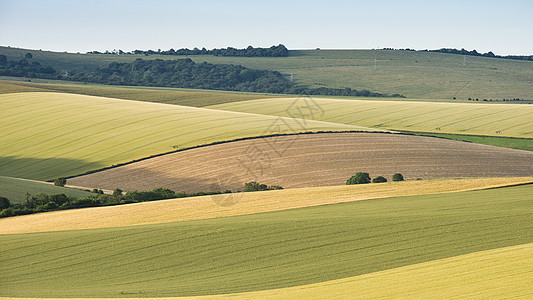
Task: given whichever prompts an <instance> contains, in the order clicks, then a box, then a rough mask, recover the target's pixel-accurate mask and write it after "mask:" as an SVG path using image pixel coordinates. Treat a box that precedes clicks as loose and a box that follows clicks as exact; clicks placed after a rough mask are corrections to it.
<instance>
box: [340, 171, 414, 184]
mask: <svg viewBox="0 0 533 300" xmlns="http://www.w3.org/2000/svg"><path fill="white" fill-rule="evenodd" d="M403 180H404V179H403V175H402V174H401V173H395V174H394V175H392V181H403ZM370 182H372V183H381V182H387V178H385V177H383V176H377V177H376V178H374V179H371V178H370V174H368V173H366V172H357V173H355V175H353V176H352V177H350V178H349V179H348V180H347V181H346V184H347V185H351V184H365V183H370Z"/></svg>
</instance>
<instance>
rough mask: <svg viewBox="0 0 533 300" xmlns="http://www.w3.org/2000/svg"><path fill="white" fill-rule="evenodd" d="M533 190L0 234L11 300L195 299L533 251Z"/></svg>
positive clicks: (0, 262) (1, 264) (2, 275)
mask: <svg viewBox="0 0 533 300" xmlns="http://www.w3.org/2000/svg"><path fill="white" fill-rule="evenodd" d="M532 194H533V186H531V185H526V186H518V187H509V188H502V189H492V190H483V191H471V192H460V193H450V194H438V195H422V196H409V197H397V198H389V199H377V200H371V201H357V202H351V203H342V204H335V205H325V206H317V207H309V208H304V209H293V210H287V211H281V212H273V213H265V214H255V215H249V216H236V217H228V218H218V219H209V220H198V221H188V222H177V223H168V224H156V225H143V226H132V227H122V228H109V229H93V230H78V231H59V232H47V233H33V234H11V235H1V236H0V251H1V252H2V257H1V258H0V280H1V282H2V290H1V291H0V295H1V296H7V297H120V296H124V295H130V296H135V297H164V296H193V295H208V294H222V293H235V292H245V291H257V290H266V289H275V288H282V287H289V286H299V285H305V284H311V283H318V282H324V281H328V280H335V279H340V278H346V277H350V276H357V275H362V274H367V273H372V272H378V271H383V270H387V269H392V268H398V267H402V266H407V265H412V264H416V263H422V262H427V261H432V260H437V259H443V258H448V257H453V256H457V255H462V254H468V253H472V252H477V251H484V250H489V249H495V248H501V247H507V246H513V245H520V244H526V243H531V242H532V241H533V236H532V234H531V233H532V229H533V228H532V224H531V218H532V217H533V201H531V200H532V196H531V195H532Z"/></svg>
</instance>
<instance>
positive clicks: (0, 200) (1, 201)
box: [0, 197, 11, 210]
mask: <svg viewBox="0 0 533 300" xmlns="http://www.w3.org/2000/svg"><path fill="white" fill-rule="evenodd" d="M10 206H11V202H9V199H7V198H6V197H0V210H3V209H6V208H9V207H10Z"/></svg>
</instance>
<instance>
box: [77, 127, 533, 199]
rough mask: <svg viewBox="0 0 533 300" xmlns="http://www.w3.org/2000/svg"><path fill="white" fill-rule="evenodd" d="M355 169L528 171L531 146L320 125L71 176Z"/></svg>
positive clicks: (137, 183) (283, 174) (291, 175)
mask: <svg viewBox="0 0 533 300" xmlns="http://www.w3.org/2000/svg"><path fill="white" fill-rule="evenodd" d="M356 172H369V173H370V176H372V177H376V176H378V175H381V176H385V177H386V178H388V180H391V176H392V175H393V174H394V173H397V172H399V173H402V174H403V175H404V177H405V178H407V179H417V178H422V179H437V178H456V177H498V176H530V175H533V153H532V152H528V151H522V150H514V149H507V148H499V147H493V146H486V145H478V144H473V143H465V142H458V141H452V140H447V139H439V138H431V137H421V136H412V135H399V134H386V133H348V132H346V133H319V134H303V135H293V136H278V137H268V138H260V139H252V140H245V141H237V142H231V143H225V144H219V145H212V146H207V147H202V148H196V149H190V150H186V151H181V152H177V153H171V154H168V155H163V156H159V157H155V158H151V159H147V160H143V161H140V162H136V163H133V164H128V165H125V166H120V167H117V168H113V169H109V170H104V171H101V172H96V173H92V174H88V175H83V176H79V177H74V178H71V179H69V183H71V184H74V185H78V186H87V187H92V188H102V189H108V190H113V189H115V188H120V189H122V190H125V191H132V190H151V189H154V188H158V187H165V188H169V189H172V190H174V191H186V192H207V191H224V190H228V189H229V190H239V189H242V188H243V187H244V184H245V183H246V182H250V181H257V182H260V183H264V184H267V185H280V186H282V187H284V188H294V187H313V186H328V185H340V184H345V183H346V180H347V179H348V178H350V177H351V176H352V175H354V174H355V173H356Z"/></svg>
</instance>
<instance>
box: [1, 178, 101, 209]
mask: <svg viewBox="0 0 533 300" xmlns="http://www.w3.org/2000/svg"><path fill="white" fill-rule="evenodd" d="M27 193H29V194H32V195H35V194H37V193H45V194H49V195H51V194H65V195H69V196H73V197H78V198H83V197H88V196H91V195H94V194H93V193H90V192H87V191H83V190H79V189H74V188H68V187H60V186H55V185H53V184H52V183H48V182H41V181H33V180H28V179H22V178H12V177H5V176H0V196H1V197H6V198H7V199H9V201H10V202H11V203H22V202H23V201H24V200H26V194H27Z"/></svg>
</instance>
